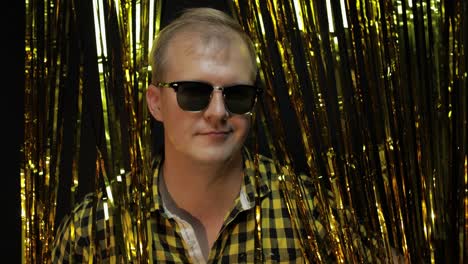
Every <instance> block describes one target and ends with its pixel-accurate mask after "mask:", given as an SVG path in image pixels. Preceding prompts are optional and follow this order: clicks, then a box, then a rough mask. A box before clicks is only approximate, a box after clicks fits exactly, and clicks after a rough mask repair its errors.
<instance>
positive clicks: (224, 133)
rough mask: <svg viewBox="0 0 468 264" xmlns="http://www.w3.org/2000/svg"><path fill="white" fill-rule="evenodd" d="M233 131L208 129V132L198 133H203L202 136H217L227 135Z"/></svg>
mask: <svg viewBox="0 0 468 264" xmlns="http://www.w3.org/2000/svg"><path fill="white" fill-rule="evenodd" d="M231 132H232V131H230V130H226V131H206V132H200V133H198V134H199V135H202V136H210V135H213V136H217V135H220V136H221V135H227V134H229V133H231Z"/></svg>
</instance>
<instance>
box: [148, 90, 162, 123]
mask: <svg viewBox="0 0 468 264" xmlns="http://www.w3.org/2000/svg"><path fill="white" fill-rule="evenodd" d="M146 104H147V105H148V109H149V111H150V113H151V115H152V116H153V117H154V118H155V119H156V120H158V121H160V122H163V117H162V114H161V89H160V88H158V87H156V86H155V85H153V84H150V85H149V86H148V89H147V90H146Z"/></svg>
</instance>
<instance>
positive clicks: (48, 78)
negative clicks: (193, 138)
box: [20, 0, 162, 263]
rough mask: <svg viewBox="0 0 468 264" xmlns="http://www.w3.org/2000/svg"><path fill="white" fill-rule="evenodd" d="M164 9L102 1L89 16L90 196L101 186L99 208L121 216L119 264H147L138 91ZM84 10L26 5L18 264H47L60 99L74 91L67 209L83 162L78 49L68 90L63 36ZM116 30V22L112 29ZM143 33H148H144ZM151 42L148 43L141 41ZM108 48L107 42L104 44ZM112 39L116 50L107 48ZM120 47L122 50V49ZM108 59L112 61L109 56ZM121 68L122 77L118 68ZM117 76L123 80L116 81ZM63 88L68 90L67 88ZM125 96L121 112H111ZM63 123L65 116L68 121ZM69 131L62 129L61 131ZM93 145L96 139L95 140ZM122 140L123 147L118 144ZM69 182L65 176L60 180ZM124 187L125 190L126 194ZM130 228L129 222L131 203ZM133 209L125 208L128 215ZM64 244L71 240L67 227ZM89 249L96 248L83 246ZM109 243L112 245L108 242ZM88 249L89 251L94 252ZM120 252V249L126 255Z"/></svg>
mask: <svg viewBox="0 0 468 264" xmlns="http://www.w3.org/2000/svg"><path fill="white" fill-rule="evenodd" d="M161 2H162V1H139V2H131V1H115V2H112V1H100V0H95V1H92V3H89V4H90V5H92V7H91V9H90V10H91V14H92V18H91V19H90V21H93V25H94V32H95V47H96V52H97V53H96V57H97V59H98V60H97V62H96V65H97V69H98V77H99V87H100V92H99V94H100V102H101V109H102V111H101V114H102V122H103V136H104V137H103V138H104V144H102V145H101V146H102V147H101V146H96V147H97V149H96V153H97V157H96V176H95V177H94V184H92V186H95V188H96V189H95V192H102V191H103V190H101V189H100V188H99V186H100V184H101V181H102V182H103V183H104V187H105V189H104V192H105V197H106V203H105V205H106V208H108V207H109V206H113V207H115V208H117V209H116V210H117V211H119V212H122V217H121V219H118V221H119V222H120V223H117V226H119V227H120V228H121V229H122V230H123V231H124V232H123V233H122V235H123V236H122V237H120V238H117V240H118V241H117V242H118V243H120V244H119V245H121V248H122V249H123V250H124V252H125V257H124V258H125V260H122V261H132V262H138V263H141V262H147V261H148V260H149V259H150V257H149V256H148V252H150V250H149V249H150V248H149V247H148V246H149V245H148V242H147V236H146V218H147V217H148V216H147V210H146V209H147V206H145V205H146V204H147V203H148V202H149V199H150V197H149V195H147V194H148V193H149V188H150V186H151V184H152V183H151V173H150V166H149V157H150V155H149V153H150V147H147V146H150V138H149V133H150V129H149V122H148V121H149V119H145V117H146V116H147V113H146V105H145V100H144V91H145V89H146V86H147V83H148V76H150V75H149V73H150V71H151V69H148V66H147V65H148V62H147V56H148V53H149V47H150V45H152V38H153V36H154V35H155V34H156V33H157V31H158V30H159V20H160V17H161V16H160V10H161ZM85 6H86V4H85V3H81V2H76V1H72V2H67V1H59V0H55V1H54V0H49V1H42V2H41V1H34V0H33V1H27V2H26V7H27V8H26V18H27V22H26V25H27V28H26V36H25V41H26V45H25V47H26V68H25V74H26V83H25V132H26V133H25V140H24V145H23V148H22V151H23V154H24V159H23V165H22V168H21V174H20V175H21V197H22V198H21V201H22V202H21V206H22V222H23V224H22V229H23V237H24V241H25V242H24V245H23V256H24V260H25V261H24V262H26V263H42V262H47V261H48V259H49V258H50V248H49V245H50V243H51V241H52V240H53V238H54V224H55V221H56V219H55V210H56V197H57V192H58V187H59V184H58V183H59V178H60V177H59V172H60V171H61V170H60V169H62V168H60V164H61V158H62V156H63V155H65V154H64V153H63V152H62V150H63V149H62V147H63V143H62V138H63V131H64V129H65V123H66V122H65V121H64V120H63V119H64V115H66V114H65V113H64V103H63V100H64V98H63V97H64V94H67V91H70V89H71V90H72V91H76V94H75V95H74V96H73V99H75V100H76V101H75V102H68V103H71V104H72V105H73V106H74V107H76V109H75V112H74V113H75V115H74V116H73V117H74V118H76V120H75V122H76V124H74V125H72V130H74V131H76V132H75V133H72V134H74V135H73V136H72V142H73V144H72V145H73V147H72V149H73V150H72V153H73V154H72V161H71V168H72V169H71V171H67V172H69V173H65V174H68V175H70V177H71V178H72V181H71V182H72V183H71V189H70V194H71V197H70V198H71V202H72V203H71V206H73V205H74V203H75V200H76V199H75V198H76V197H77V195H78V193H77V189H78V188H80V187H81V184H80V182H79V180H78V178H79V177H78V175H79V166H78V165H79V162H80V159H81V158H82V156H81V155H86V154H84V153H81V151H80V146H81V141H80V138H81V130H82V129H83V123H82V120H83V118H84V113H83V109H82V107H83V105H82V104H83V103H82V101H83V93H84V89H85V88H84V87H83V86H84V84H83V82H84V67H83V56H84V54H85V51H84V50H83V49H82V47H80V45H78V50H77V53H79V55H78V56H77V57H78V58H79V59H78V61H79V62H80V65H79V66H78V68H79V69H78V78H77V80H78V81H77V82H76V83H72V84H70V83H67V81H68V80H69V78H70V76H69V75H68V71H70V69H71V68H70V67H69V66H68V64H67V63H68V61H69V58H70V50H71V49H72V48H75V49H76V45H75V46H73V45H72V43H71V42H70V39H69V38H70V35H71V32H78V31H79V29H80V28H79V27H80V26H79V22H78V21H77V17H79V15H82V14H78V15H77V12H83V10H85ZM114 21H117V23H114ZM150 31H151V32H150ZM149 37H150V38H151V39H149ZM111 39H113V41H111ZM115 39H120V40H121V41H117V42H115ZM120 44H122V45H120ZM116 55H120V57H119V56H116ZM118 58H120V61H121V62H122V63H121V65H122V68H118V67H116V65H117V63H118V62H119V60H118ZM120 77H123V78H120ZM66 85H67V87H66ZM119 95H123V97H124V99H123V100H122V101H123V102H124V110H123V111H122V107H121V106H120V105H119V104H120V102H119V100H118V98H119ZM67 118H69V116H67ZM68 131H70V130H68ZM94 133H95V134H96V136H100V135H98V131H94ZM125 138H128V139H129V140H128V142H126V144H122V140H123V139H125ZM64 176H65V177H67V175H64ZM126 182H130V189H127V187H126ZM130 203H136V204H139V205H141V206H137V207H134V208H135V209H134V210H136V211H135V212H132V213H133V214H135V215H137V219H136V220H135V221H132V220H131V219H130V218H129V217H127V216H128V215H129V211H128V210H129V204H130ZM132 210H133V209H132ZM94 228H95V227H94V226H93V227H92V229H94ZM70 235H71V237H73V236H74V230H73V228H72V234H70ZM91 242H92V243H94V241H91ZM107 242H108V243H110V241H107ZM96 246H97V245H95V244H92V248H93V250H99V249H97V248H96ZM125 249H126V250H125Z"/></svg>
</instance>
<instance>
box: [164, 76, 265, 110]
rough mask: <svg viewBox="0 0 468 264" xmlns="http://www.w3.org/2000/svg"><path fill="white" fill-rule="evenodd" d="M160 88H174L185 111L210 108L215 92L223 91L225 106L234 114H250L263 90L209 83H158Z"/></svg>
mask: <svg viewBox="0 0 468 264" xmlns="http://www.w3.org/2000/svg"><path fill="white" fill-rule="evenodd" d="M156 86H158V87H165V88H172V89H174V91H175V92H176V94H177V103H178V104H179V107H180V108H181V109H182V110H184V111H193V112H195V111H202V110H204V109H206V108H207V107H208V105H209V104H210V101H211V97H212V94H213V91H214V90H219V91H222V93H223V97H224V106H225V107H226V109H227V111H229V112H230V113H232V114H239V115H243V114H250V113H251V112H252V109H253V107H254V105H255V102H256V101H257V96H258V95H260V94H261V93H262V89H261V88H258V87H256V86H253V85H247V84H237V85H232V86H225V87H220V86H212V85H211V84H209V83H204V82H194V81H181V82H171V83H163V82H159V83H157V85H156Z"/></svg>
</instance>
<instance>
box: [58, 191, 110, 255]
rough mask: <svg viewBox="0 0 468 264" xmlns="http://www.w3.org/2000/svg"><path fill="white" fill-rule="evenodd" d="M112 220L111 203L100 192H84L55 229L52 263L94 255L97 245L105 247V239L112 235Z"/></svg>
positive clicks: (97, 248) (107, 239) (97, 249)
mask: <svg viewBox="0 0 468 264" xmlns="http://www.w3.org/2000/svg"><path fill="white" fill-rule="evenodd" d="M114 220H115V219H114V216H113V210H112V206H109V203H108V201H107V199H106V198H105V197H103V195H102V194H96V193H89V194H87V195H85V196H84V197H83V199H82V200H81V201H80V202H79V203H78V204H77V205H76V206H75V207H74V208H73V210H72V211H71V212H70V213H69V214H67V215H66V216H65V217H64V218H63V219H62V221H61V223H60V225H59V226H58V228H57V232H56V234H55V237H54V242H53V244H52V252H51V253H52V256H51V257H52V262H53V263H62V262H64V261H65V262H66V261H67V260H69V259H71V260H74V261H77V260H82V261H84V259H83V258H86V257H87V256H88V257H89V256H93V255H95V253H96V252H99V251H100V250H99V249H100V248H101V249H102V248H108V247H107V245H106V243H107V242H106V241H110V239H111V238H112V239H113V237H114V235H113V234H114V228H115V226H114V225H115V224H114V223H115V221H114ZM111 250H112V249H111ZM105 252H109V250H106V251H105ZM101 257H105V256H101ZM78 262H80V261H78Z"/></svg>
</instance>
